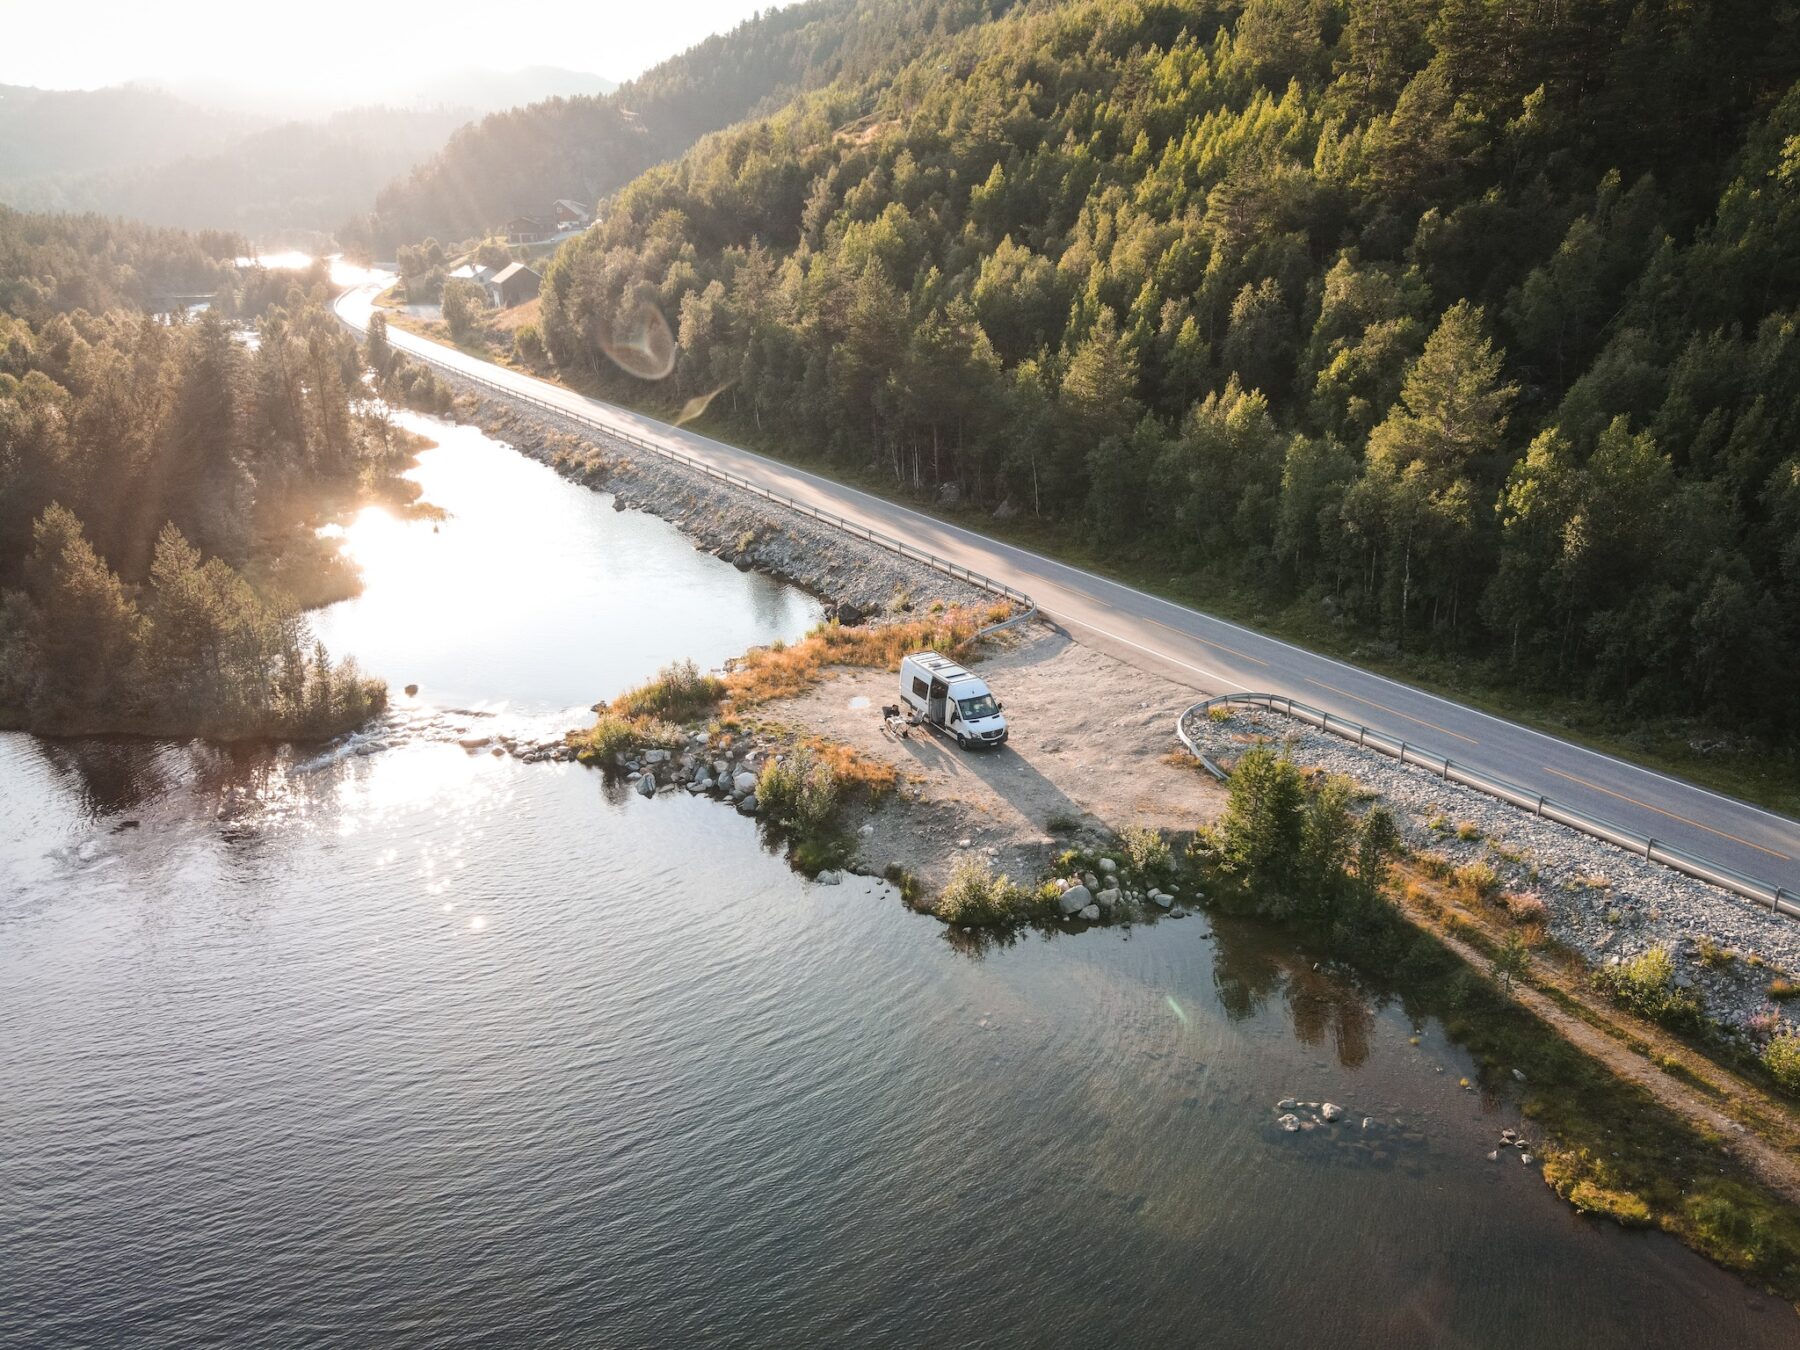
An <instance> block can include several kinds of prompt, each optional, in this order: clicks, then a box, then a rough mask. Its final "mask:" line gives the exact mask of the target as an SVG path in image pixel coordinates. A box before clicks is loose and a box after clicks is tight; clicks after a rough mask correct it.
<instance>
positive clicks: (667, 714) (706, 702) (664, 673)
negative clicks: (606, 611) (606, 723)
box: [606, 661, 725, 722]
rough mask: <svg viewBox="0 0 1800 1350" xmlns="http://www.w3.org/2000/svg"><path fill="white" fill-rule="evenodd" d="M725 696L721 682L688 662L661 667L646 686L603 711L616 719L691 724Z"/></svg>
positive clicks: (619, 698)
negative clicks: (654, 720)
mask: <svg viewBox="0 0 1800 1350" xmlns="http://www.w3.org/2000/svg"><path fill="white" fill-rule="evenodd" d="M724 696H725V682H724V681H723V680H721V679H719V678H717V677H716V676H713V675H702V674H701V673H700V670H699V667H697V666H696V665H695V664H694V663H693V662H692V661H678V662H676V663H675V664H673V665H667V666H664V667H663V668H662V669H661V670H660V671H658V672H657V675H656V678H655V679H654V680H651V681H650V682H649V683H648V684H642V685H639V686H638V687H637V688H636V689H632V690H628V691H627V692H625V693H623V694H620V695H619V696H618V697H617V698H615V699H614V700H613V701H612V702H611V703H610V704H608V705H607V708H606V711H607V712H609V713H612V714H614V715H616V716H619V717H627V718H642V717H650V718H658V719H661V720H662V721H665V722H691V721H693V720H694V719H695V718H698V717H703V716H705V715H706V714H708V713H710V712H711V711H712V710H713V707H714V706H715V705H716V704H717V703H718V701H719V700H720V699H721V698H723V697H724Z"/></svg>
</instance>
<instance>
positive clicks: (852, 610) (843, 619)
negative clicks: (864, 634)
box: [831, 600, 869, 628]
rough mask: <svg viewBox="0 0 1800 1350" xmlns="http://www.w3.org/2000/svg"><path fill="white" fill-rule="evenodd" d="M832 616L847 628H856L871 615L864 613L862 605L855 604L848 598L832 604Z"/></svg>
mask: <svg viewBox="0 0 1800 1350" xmlns="http://www.w3.org/2000/svg"><path fill="white" fill-rule="evenodd" d="M831 617H832V618H834V619H836V620H837V621H838V622H839V623H840V624H842V625H843V626H844V627H845V628H854V627H856V625H857V624H859V623H861V622H862V621H863V620H864V619H866V618H868V617H869V616H868V615H866V614H864V613H863V611H862V607H861V606H860V605H853V604H851V603H850V602H849V601H848V600H840V601H838V602H837V604H835V605H833V606H832V609H831Z"/></svg>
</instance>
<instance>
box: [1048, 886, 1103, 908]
mask: <svg viewBox="0 0 1800 1350" xmlns="http://www.w3.org/2000/svg"><path fill="white" fill-rule="evenodd" d="M1093 901H1094V893H1093V892H1092V891H1090V890H1089V889H1088V888H1087V887H1086V886H1071V887H1069V889H1068V890H1066V891H1064V892H1063V893H1062V899H1060V900H1059V901H1057V904H1059V905H1060V906H1061V907H1062V912H1063V913H1064V914H1077V913H1079V912H1080V911H1082V910H1084V909H1086V908H1087V907H1088V906H1089V905H1090V904H1092V903H1093Z"/></svg>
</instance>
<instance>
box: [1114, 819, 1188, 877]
mask: <svg viewBox="0 0 1800 1350" xmlns="http://www.w3.org/2000/svg"><path fill="white" fill-rule="evenodd" d="M1119 847H1120V849H1121V850H1123V852H1124V854H1125V861H1126V863H1127V864H1129V866H1130V867H1131V870H1132V872H1133V873H1134V874H1135V875H1137V876H1139V877H1144V878H1161V877H1164V876H1166V875H1167V874H1168V873H1169V871H1170V870H1171V869H1172V868H1173V867H1174V861H1175V860H1174V855H1173V854H1171V853H1170V851H1169V841H1168V840H1167V839H1164V838H1163V836H1162V831H1161V830H1153V829H1151V828H1150V827H1149V826H1147V825H1132V826H1128V827H1127V828H1126V829H1125V831H1124V832H1123V833H1122V834H1120V836H1119Z"/></svg>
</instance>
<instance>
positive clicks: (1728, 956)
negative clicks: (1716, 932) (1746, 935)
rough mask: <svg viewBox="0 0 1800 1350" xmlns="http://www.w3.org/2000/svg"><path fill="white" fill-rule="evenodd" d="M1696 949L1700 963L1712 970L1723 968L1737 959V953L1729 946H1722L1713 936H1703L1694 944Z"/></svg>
mask: <svg viewBox="0 0 1800 1350" xmlns="http://www.w3.org/2000/svg"><path fill="white" fill-rule="evenodd" d="M1694 951H1695V955H1696V957H1697V958H1698V959H1699V961H1700V964H1701V965H1703V966H1706V967H1708V968H1709V969H1712V970H1723V969H1724V968H1725V967H1726V966H1729V965H1730V964H1731V963H1732V962H1733V961H1735V960H1737V953H1736V952H1734V951H1732V950H1731V948H1729V947H1721V946H1720V945H1719V944H1718V943H1716V942H1714V941H1713V940H1712V939H1711V938H1708V937H1703V938H1701V939H1700V940H1699V941H1698V942H1696V943H1695V944H1694Z"/></svg>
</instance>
